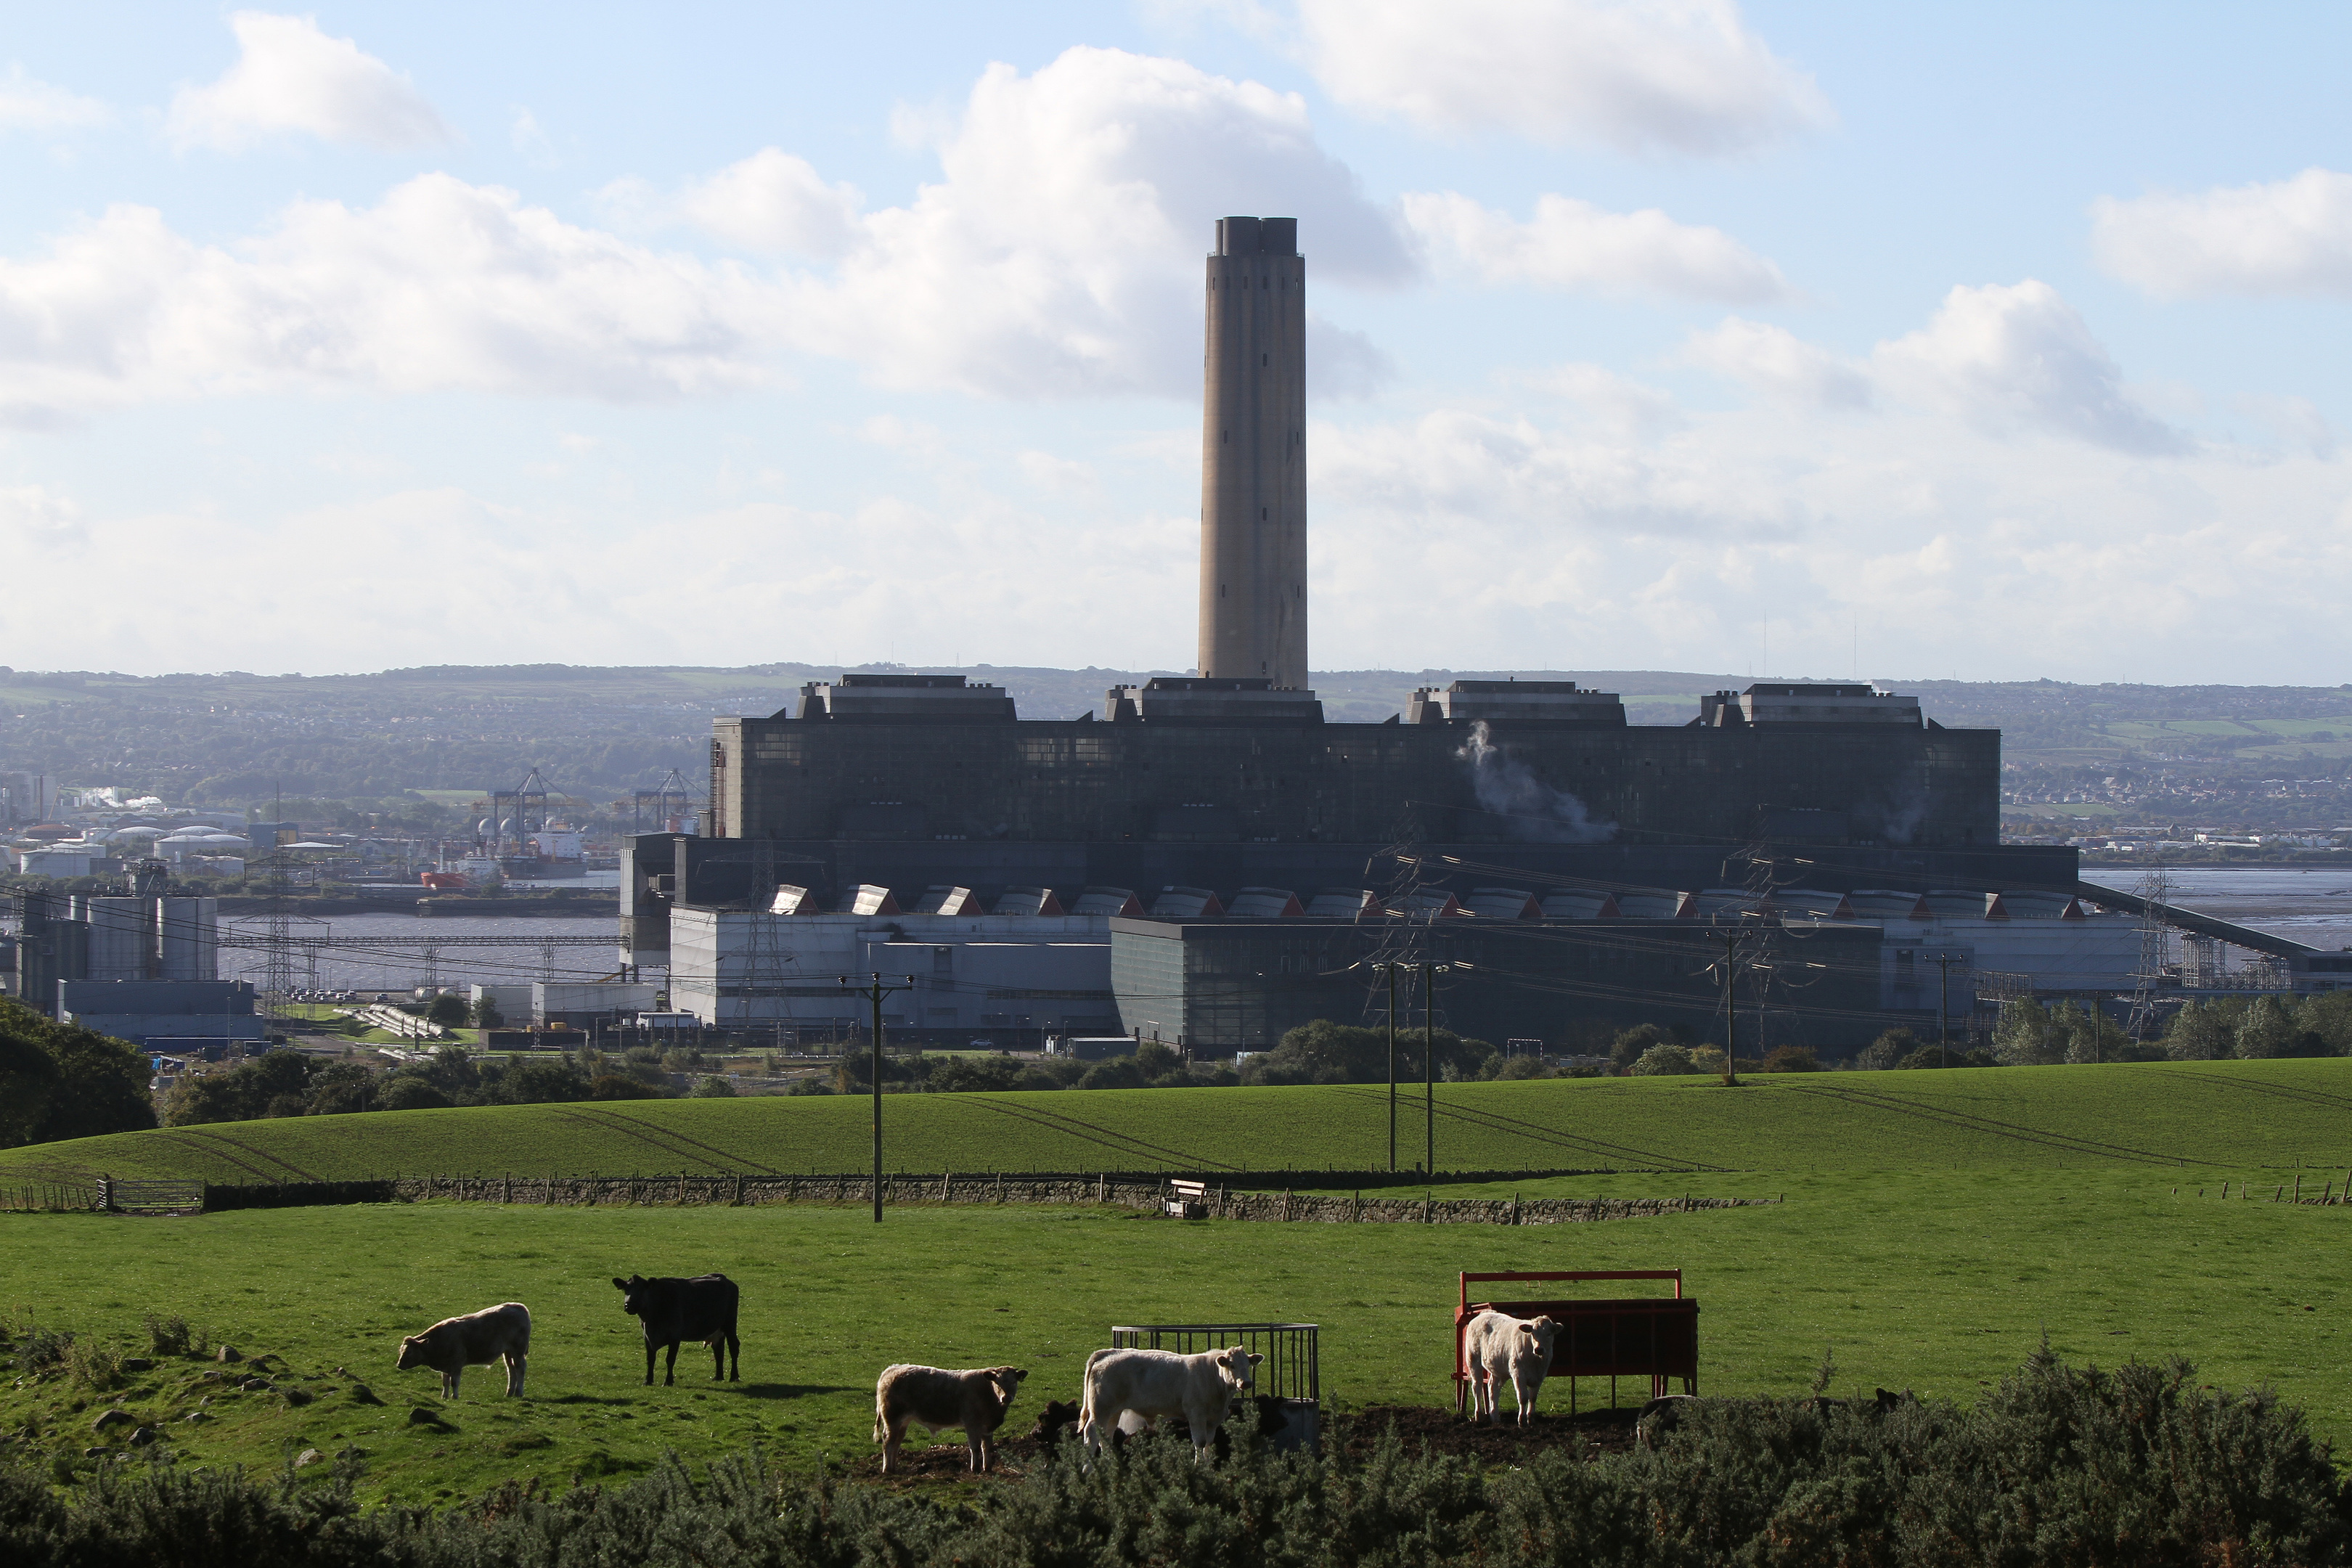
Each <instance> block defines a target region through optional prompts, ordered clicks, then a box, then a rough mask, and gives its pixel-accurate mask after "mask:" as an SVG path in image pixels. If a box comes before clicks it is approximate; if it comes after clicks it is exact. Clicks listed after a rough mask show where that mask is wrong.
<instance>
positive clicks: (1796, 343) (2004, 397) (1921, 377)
mask: <svg viewBox="0 0 2352 1568" xmlns="http://www.w3.org/2000/svg"><path fill="white" fill-rule="evenodd" d="M1680 357H1681V358H1682V360H1683V361H1684V362H1685V363H1690V364H1696V365H1700V366H1702V367H1704V368H1706V369H1708V370H1712V371H1714V372H1716V373H1717V374H1720V375H1723V376H1725V377H1727V378H1728V379H1730V380H1733V381H1737V382H1739V383H1741V384H1745V385H1747V386H1748V387H1750V388H1752V389H1754V390H1755V391H1757V392H1759V393H1761V394H1763V395H1765V396H1766V397H1767V398H1769V399H1770V400H1771V401H1773V402H1775V403H1779V404H1780V405H1784V406H1787V407H1790V408H1791V409H1795V410H1800V411H1810V412H1822V411H1829V410H1837V409H1858V408H1866V407H1870V406H1873V405H1877V404H1880V403H1882V402H1888V401H1892V402H1897V403H1905V404H1909V405H1913V406H1916V407H1926V408H1932V409H1936V410H1937V411H1939V412H1942V413H1945V414H1950V415H1956V416H1959V417H1961V418H1963V419H1966V420H1967V421H1969V423H1970V424H1971V425H1973V426H1976V427H1977V428H1978V429H1979V430H1982V431H1984V432H1985V433H1987V434H1989V435H1994V436H2015V435H2034V436H2059V437H2072V438H2074V439H2075V440H2081V441H2088V442H2090V443H2092V444H2093V445H2095V446H2100V447H2112V448H2114V449H2115V450H2116V451H2119V452H2130V453H2137V454H2141V455H2155V454H2161V453H2172V452H2179V451H2181V450H2183V449H2184V448H2185V447H2187V446H2188V445H2189V440H2188V437H2186V436H2185V435H2184V434H2182V432H2180V431H2179V430H2178V429H2176V428H2175V427H2174V426H2171V425H2168V424H2167V423H2166V422H2165V421H2164V420H2163V419H2161V418H2159V417H2158V416H2157V415H2155V414H2153V413H2151V412H2150V411H2149V410H2148V409H2147V407H2146V406H2145V405H2144V404H2143V403H2142V402H2141V401H2140V400H2139V399H2138V398H2137V397H2135V396H2133V395H2131V393H2130V392H2129V391H2128V390H2126V387H2125V385H2124V380H2123V373H2122V372H2121V370H2119V369H2118V368H2117V367H2116V362H2115V361H2114V359H2113V358H2111V357H2110V356H2109V355H2108V353H2107V351H2106V349H2105V346H2104V345H2102V344H2101V343H2100V342H2099V341H2098V339H2096V338H2095V337H2094V336H2092V334H2091V329H2090V327H2089V325H2088V324H2087V323H2086V322H2084V320H2083V318H2082V316H2081V314H2080V313H2079V312H2077V311H2076V310H2075V309H2074V306H2072V305H2070V304H2068V303H2067V302H2066V301H2065V300H2063V298H2061V297H2060V295H2059V293H2058V291H2057V290H2056V289H2053V288H2051V287H2050V285H2048V284H2047V283H2043V282H2040V281H2038V280H2036V279H2031V278H2029V279H2026V280H2025V281H2023V282H2021V283H2014V284H1997V283H1995V284H1986V285H1985V286H1983V287H1982V288H1969V287H1965V286H1964V287H1959V288H1955V289H1952V291H1951V292H1950V293H1948V294H1947V295H1946V296H1945V297H1944V302H1943V304H1942V306H1941V307H1939V308H1938V309H1937V311H1936V314H1935V315H1934V316H1933V317H1932V318H1930V319H1929V321H1928V322H1927V325H1926V326H1925V327H1922V328H1920V329H1919V330H1918V331H1915V332H1910V333H1906V335H1904V336H1903V337H1900V338H1895V339H1892V340H1890V341H1888V342H1882V343H1880V344H1878V345H1877V346H1876V347H1875V348H1874V349H1873V350H1872V351H1871V353H1870V354H1869V356H1868V357H1867V358H1865V359H1855V358H1851V357H1848V356H1846V355H1843V354H1840V353H1835V352H1834V351H1832V350H1829V349H1824V348H1822V347H1820V346H1819V345H1817V344H1813V343H1809V342H1804V341H1803V340H1801V339H1800V338H1798V337H1797V336H1796V335H1795V334H1794V333H1792V332H1790V331H1788V330H1787V329H1786V328H1783V327H1776V326H1770V325H1767V324H1764V323H1762V322H1758V321H1742V320H1740V319H1739V318H1738V317H1732V318H1730V319H1728V320H1727V321H1724V322H1723V323H1722V325H1720V326H1718V327H1716V328H1714V329H1713V330H1712V331H1704V332H1694V333H1693V334H1692V335H1691V337H1690V338H1689V340H1688V341H1687V342H1685V344H1684V346H1683V350H1682V353H1681V356H1680Z"/></svg>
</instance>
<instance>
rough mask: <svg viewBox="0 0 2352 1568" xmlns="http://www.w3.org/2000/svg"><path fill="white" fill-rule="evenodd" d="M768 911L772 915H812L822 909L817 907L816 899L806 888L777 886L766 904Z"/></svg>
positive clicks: (820, 911) (819, 912) (821, 911)
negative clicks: (774, 893)
mask: <svg viewBox="0 0 2352 1568" xmlns="http://www.w3.org/2000/svg"><path fill="white" fill-rule="evenodd" d="M768 912H769V913H770V914H772V915H814V914H821V913H823V912H824V911H823V910H819V909H818V908H817V901H816V899H815V898H814V896H813V895H812V894H811V893H810V892H809V890H808V889H806V888H793V887H779V888H777V889H776V896H775V898H774V899H773V900H771V901H770V902H769V904H768Z"/></svg>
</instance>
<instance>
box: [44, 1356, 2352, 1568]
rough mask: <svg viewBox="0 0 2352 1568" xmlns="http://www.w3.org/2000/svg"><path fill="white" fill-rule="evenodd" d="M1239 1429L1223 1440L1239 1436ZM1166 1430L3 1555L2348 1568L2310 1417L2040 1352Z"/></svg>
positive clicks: (2331, 1487)
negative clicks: (949, 1475) (1423, 1433)
mask: <svg viewBox="0 0 2352 1568" xmlns="http://www.w3.org/2000/svg"><path fill="white" fill-rule="evenodd" d="M1237 1425H1238V1424H1237ZM1234 1437H1235V1441H1234V1453H1233V1456H1232V1458H1230V1459H1228V1460H1224V1461H1220V1462H1217V1463H1213V1464H1202V1465H1196V1464H1194V1463H1193V1461H1192V1447H1191V1445H1190V1443H1188V1442H1187V1441H1185V1440H1184V1439H1183V1438H1182V1437H1181V1436H1175V1435H1172V1434H1170V1435H1160V1436H1143V1437H1139V1438H1135V1439H1131V1440H1129V1442H1127V1443H1126V1444H1125V1445H1124V1446H1123V1447H1120V1448H1118V1449H1114V1450H1113V1451H1112V1452H1110V1453H1109V1454H1108V1455H1106V1456H1105V1457H1104V1458H1102V1460H1101V1461H1100V1462H1098V1463H1097V1464H1095V1465H1093V1466H1092V1467H1091V1468H1088V1467H1087V1466H1086V1465H1084V1464H1083V1463H1082V1453H1083V1451H1082V1450H1081V1449H1080V1448H1079V1447H1078V1445H1076V1444H1075V1443H1068V1442H1066V1443H1064V1444H1062V1445H1061V1446H1060V1447H1058V1448H1057V1449H1056V1450H1055V1452H1054V1453H1052V1454H1051V1455H1050V1456H1047V1457H1045V1458H1040V1459H1039V1460H1038V1461H1036V1462H1035V1463H1034V1464H1033V1465H1031V1466H1030V1467H1029V1468H1028V1469H1027V1471H1026V1473H1025V1474H1020V1475H1016V1476H1008V1477H1006V1478H1004V1479H1002V1480H1000V1481H999V1482H998V1483H997V1484H995V1485H994V1486H993V1487H992V1488H990V1489H987V1490H986V1491H985V1492H984V1493H983V1494H982V1495H981V1496H980V1497H978V1498H973V1497H967V1496H957V1495H952V1494H950V1495H943V1496H927V1495H925V1494H924V1493H922V1492H919V1491H915V1490H912V1489H908V1490H899V1489H885V1488H882V1487H878V1486H866V1485H856V1484H850V1483H845V1482H843V1481H841V1480H839V1479H835V1478H834V1477H833V1476H830V1475H828V1474H826V1473H824V1471H819V1472H818V1473H816V1474H815V1475H814V1476H809V1475H803V1474H799V1473H794V1474H780V1473H776V1472H773V1471H771V1470H769V1469H767V1468H764V1467H763V1466H762V1465H761V1462H760V1460H759V1459H758V1458H757V1457H756V1456H754V1457H752V1458H747V1459H740V1460H734V1461H725V1462H721V1463H718V1464H714V1465H712V1466H711V1467H710V1468H709V1470H708V1471H707V1472H706V1473H705V1474H704V1475H703V1476H702V1477H701V1478H699V1479H698V1478H697V1477H695V1476H694V1475H693V1474H691V1473H690V1472H689V1471H688V1469H687V1468H686V1467H685V1466H684V1465H682V1464H679V1463H677V1462H676V1461H675V1460H673V1461H671V1462H669V1463H667V1464H666V1465H664V1466H663V1467H662V1468H660V1469H658V1470H656V1472H654V1473H653V1474H651V1475H649V1476H646V1477H645V1478H643V1479H639V1480H636V1481H634V1482H631V1483H629V1484H626V1485H622V1486H608V1487H598V1486H582V1487H576V1488H574V1489H572V1490H571V1491H570V1492H567V1493H553V1492H549V1491H543V1490H541V1489H540V1488H539V1486H538V1485H537V1484H536V1483H521V1482H509V1483H507V1484H506V1485H504V1486H502V1487H500V1488H499V1489H496V1490H494V1491H493V1492H491V1493H489V1494H488V1495H487V1496H485V1497H483V1498H481V1499H479V1500H477V1501H474V1502H471V1503H467V1504H463V1505H460V1506H457V1507H455V1508H452V1509H450V1510H447V1511H446V1512H444V1513H441V1514H438V1515H436V1514H434V1513H432V1512H430V1511H429V1510H410V1509H401V1508H387V1509H383V1510H375V1511H370V1512H362V1510H360V1508H359V1507H358V1506H357V1504H356V1501H355V1500H354V1497H353V1494H352V1481H353V1479H355V1476H356V1469H355V1468H353V1467H351V1466H347V1465H339V1466H338V1467H337V1468H336V1471H335V1472H334V1473H333V1474H331V1475H330V1476H327V1477H322V1478H320V1479H317V1480H315V1481H310V1482H307V1483H305V1484H302V1485H299V1486H298V1485H296V1484H294V1482H293V1479H292V1477H291V1474H290V1472H289V1474H288V1475H286V1476H285V1477H282V1478H279V1479H274V1480H273V1479H252V1478H249V1477H248V1476H247V1475H246V1474H245V1473H243V1472H241V1471H238V1470H236V1469H232V1468H194V1467H177V1466H171V1465H152V1466H141V1467H137V1468H132V1467H129V1466H104V1467H101V1468H100V1469H99V1470H98V1471H97V1473H96V1476H95V1478H94V1479H91V1480H90V1481H89V1484H88V1485H87V1486H84V1487H80V1488H76V1489H72V1490H71V1491H67V1492H62V1493H61V1492H60V1491H58V1490H54V1489H53V1487H52V1483H53V1482H71V1481H73V1480H74V1479H77V1476H76V1472H75V1470H74V1469H73V1468H72V1461H71V1460H70V1458H68V1456H66V1455H62V1454H61V1455H58V1456H56V1458H57V1459H58V1461H59V1462H61V1463H62V1465H63V1468H61V1469H51V1470H34V1469H32V1468H25V1467H14V1466H12V1467H8V1468H0V1541H5V1542H7V1543H8V1545H9V1546H10V1547H11V1548H12V1554H11V1560H12V1561H24V1562H27V1563H34V1562H40V1563H47V1562H58V1563H75V1564H83V1563H87V1564H91V1565H93V1568H94V1565H96V1564H100V1563H106V1564H111V1563H183V1562H195V1561H199V1560H201V1561H205V1562H213V1561H215V1560H217V1561H224V1562H226V1561H235V1562H236V1563H240V1564H243V1565H245V1568H279V1565H281V1564H283V1565H287V1568H292V1565H296V1564H310V1563H320V1564H325V1563H339V1564H340V1563H402V1564H407V1565H410V1568H460V1565H461V1564H465V1565H475V1564H480V1563H795V1564H819V1563H824V1564H850V1563H893V1564H904V1565H907V1568H917V1565H922V1568H931V1565H938V1568H947V1565H948V1564H950V1563H996V1564H1013V1563H1034V1564H1077V1563H1086V1564H1100V1565H1103V1568H1118V1565H1122V1564H1127V1563H1185V1564H1187V1565H1188V1568H1192V1565H1198V1568H1256V1565H1257V1564H1260V1563H1366V1564H1370V1563H1384V1564H1391V1563H1392V1564H1410V1563H1417V1564H1424V1565H1428V1568H1445V1565H1450V1564H1464V1565H1465V1568H1466V1565H1468V1564H1473V1563H1475V1564H1480V1565H1482V1568H1537V1565H1538V1564H1567V1563H1578V1564H1583V1563H1591V1564H1606V1565H1608V1568H1700V1565H1705V1564H1715V1563H1756V1564H1786V1565H1790V1568H1797V1565H1807V1568H1810V1565H1811V1564H1813V1563H1849V1564H1857V1565H1859V1564H1888V1565H1890V1568H1891V1565H1895V1564H1906V1565H1908V1564H1922V1565H1925V1564H1947V1563H1948V1564H1955V1565H1957V1564H1964V1563H1966V1564H1996V1563H1997V1564H2002V1565H2004V1568H2009V1565H2013V1568H2072V1565H2074V1564H2084V1565H2096V1568H2191V1565H2202V1564H2211V1563H2245V1564H2249V1565H2251V1564H2255V1563H2277V1564H2287V1563H2294V1564H2324V1563H2344V1562H2345V1561H2346V1556H2347V1552H2346V1548H2347V1529H2346V1506H2345V1505H2346V1502H2347V1497H2346V1491H2345V1488H2344V1486H2343V1483H2342V1482H2341V1481H2339V1479H2337V1477H2336V1473H2335V1470H2334V1468H2333V1466H2332V1464H2331V1463H2330V1455H2329V1452H2328V1450H2327V1448H2326V1446H2324V1445H2322V1444H2320V1443H2317V1442H2315V1441H2314V1439H2313V1438H2312V1436H2311V1434H2310V1432H2309V1430H2308V1428H2307V1427H2306V1426H2305V1422H2304V1418H2303V1416H2302V1415H2301V1413H2300V1412H2298V1411H2296V1410H2294V1409H2292V1408H2290V1407H2288V1406H2285V1405H2281V1404H2280V1403H2279V1402H2278V1401H2277V1400H2276V1399H2275V1398H2274V1397H2273V1396H2272V1395H2269V1394H2259V1393H2257V1394H2224V1393H2220V1392H2217V1391H2215V1390H2212V1389H2209V1388H2200V1386H2199V1385H2198V1383H2197V1373H2196V1369H2195V1368H2194V1367H2192V1366H2190V1365H2189V1364H2188V1363H2183V1362H2173V1363H2167V1364H2163V1365H2149V1364H2144V1363H2127V1364H2126V1365H2125V1366H2123V1367H2121V1368H2119V1369H2117V1370H2116V1371H2115V1372H2112V1373H2102V1372H2099V1371H2097V1370H2095V1369H2093V1370H2088V1371H2076V1370H2074V1369H2072V1368H2069V1367H2067V1366H2065V1365H2064V1364H2063V1363H2060V1362H2059V1361H2058V1360H2057V1359H2056V1358H2055V1357H2054V1356H2052V1355H2051V1354H2049V1352H2047V1351H2046V1350H2045V1351H2043V1352H2041V1353H2039V1354H2037V1355H2035V1356H2034V1357H2032V1359H2031V1360H2029V1361H2028V1362H2027V1363H2025V1365H2024V1366H2023V1367H2021V1369H2020V1370H2019V1371H2017V1372H2016V1373H2012V1374H2011V1375H2010V1376H2009V1377H2007V1378H2005V1379H2003V1380H2002V1381H2001V1383H2000V1385H1999V1386H1998V1387H1996V1388H1993V1389H1990V1390H1988V1391H1986V1392H1985V1394H1983V1395H1982V1397H1981V1398H1980V1399H1979V1402H1978V1403H1977V1405H1975V1406H1974V1407H1973V1408H1962V1407H1960V1406H1958V1405H1953V1404H1950V1403H1948V1402H1940V1401H1938V1402H1915V1401H1906V1402H1903V1403H1900V1404H1897V1405H1895V1406H1894V1407H1893V1408H1891V1409H1887V1408H1882V1407H1880V1406H1879V1405H1876V1404H1874V1403H1870V1402H1865V1401H1859V1400H1857V1401H1854V1402H1853V1403H1850V1404H1849V1403H1843V1402H1838V1401H1831V1400H1820V1399H1815V1398H1808V1397H1792V1398H1786V1399H1766V1398H1733V1399H1717V1398H1711V1399H1707V1400H1705V1401H1702V1402H1699V1403H1697V1404H1696V1405H1693V1406H1691V1407H1690V1408H1689V1409H1688V1410H1687V1411H1685V1413H1684V1414H1683V1418H1682V1421H1681V1423H1680V1425H1679V1426H1676V1427H1675V1428H1674V1429H1672V1430H1671V1431H1667V1432H1664V1433H1663V1434H1660V1435H1659V1436H1658V1437H1657V1439H1656V1444H1655V1447H1654V1448H1646V1447H1637V1448H1633V1449H1632V1450H1629V1451H1623V1452H1616V1453H1603V1454H1599V1455H1596V1456H1593V1457H1591V1458H1587V1457H1586V1456H1585V1455H1584V1454H1583V1453H1580V1452H1578V1451H1576V1450H1574V1449H1563V1448H1549V1449H1546V1450H1544V1451H1542V1452H1539V1453H1536V1454H1533V1455H1528V1456H1524V1457H1521V1458H1518V1459H1517V1460H1516V1461H1515V1462H1513V1463H1509V1464H1496V1465H1493V1466H1491V1467H1489V1466H1488V1465H1486V1464H1482V1463H1480V1462H1479V1461H1478V1460H1475V1459H1473V1458H1466V1457H1461V1456H1450V1455H1433V1454H1430V1453H1428V1452H1426V1451H1425V1450H1424V1451H1422V1452H1408V1451H1407V1449H1406V1447H1405V1446H1404V1445H1403V1444H1402V1442H1400V1441H1399V1439H1398V1437H1397V1435H1396V1433H1395V1431H1394V1430H1393V1429H1391V1430H1390V1431H1388V1432H1386V1433H1385V1434H1382V1433H1377V1432H1376V1433H1370V1434H1364V1433H1359V1432H1354V1431H1351V1430H1349V1423H1348V1421H1347V1419H1346V1418H1345V1417H1344V1416H1340V1417H1334V1419H1333V1422H1332V1425H1331V1427H1330V1428H1329V1430H1328V1437H1327V1447H1326V1451H1325V1452H1324V1453H1323V1454H1321V1455H1313V1454H1270V1453H1267V1452H1266V1451H1265V1450H1264V1449H1263V1448H1261V1447H1259V1446H1258V1444H1257V1442H1256V1440H1255V1437H1254V1436H1250V1435H1249V1434H1247V1433H1246V1432H1236V1433H1235V1434H1234Z"/></svg>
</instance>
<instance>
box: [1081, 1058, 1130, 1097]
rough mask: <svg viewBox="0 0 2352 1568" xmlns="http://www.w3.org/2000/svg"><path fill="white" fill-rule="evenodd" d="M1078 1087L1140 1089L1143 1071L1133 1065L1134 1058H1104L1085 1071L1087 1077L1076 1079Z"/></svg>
mask: <svg viewBox="0 0 2352 1568" xmlns="http://www.w3.org/2000/svg"><path fill="white" fill-rule="evenodd" d="M1078 1087H1079V1088H1080V1089H1141V1088H1143V1087H1144V1080H1143V1069H1142V1068H1139V1067H1138V1066H1136V1065H1135V1058H1133V1057H1131V1056H1129V1057H1105V1058H1103V1059H1102V1060H1100V1061H1098V1062H1097V1063H1095V1065H1094V1066H1092V1067H1090V1068H1087V1076H1086V1077H1084V1078H1082V1079H1078Z"/></svg>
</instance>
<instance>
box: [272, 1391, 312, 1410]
mask: <svg viewBox="0 0 2352 1568" xmlns="http://www.w3.org/2000/svg"><path fill="white" fill-rule="evenodd" d="M278 1398H280V1399H282V1400H284V1401H285V1402H286V1403H287V1404H288V1405H293V1406H295V1407H297V1408H299V1407H300V1406H302V1405H308V1404H310V1394H309V1392H308V1391H307V1390H304V1389H299V1388H281V1389H279V1390H278Z"/></svg>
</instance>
